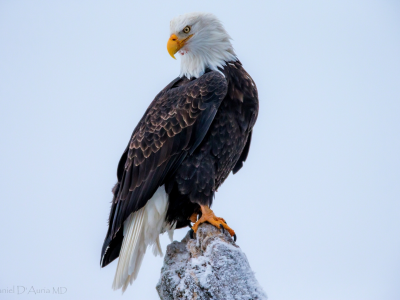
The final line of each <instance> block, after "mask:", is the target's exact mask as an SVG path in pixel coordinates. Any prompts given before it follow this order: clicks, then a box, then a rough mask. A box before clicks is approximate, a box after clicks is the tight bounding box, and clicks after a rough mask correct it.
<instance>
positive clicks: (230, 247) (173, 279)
mask: <svg viewBox="0 0 400 300" xmlns="http://www.w3.org/2000/svg"><path fill="white" fill-rule="evenodd" d="M156 288H157V291H158V294H159V295H160V298H161V299H162V300H178V299H179V300H189V299H190V300H192V299H197V300H206V299H224V300H225V299H240V300H256V299H257V300H264V299H267V296H266V294H265V293H264V291H263V290H262V288H261V286H260V285H259V284H258V282H257V280H256V278H255V276H254V273H253V271H252V270H251V269H250V265H249V262H248V260H247V258H246V255H245V254H244V253H243V252H242V251H241V250H240V248H239V246H237V245H236V243H235V242H234V241H233V239H232V238H231V237H230V235H229V234H228V233H227V232H225V233H223V232H222V231H221V230H219V229H217V228H215V227H214V226H212V225H210V224H208V223H204V224H202V225H201V226H200V227H199V229H198V231H197V235H196V236H195V239H190V238H189V237H188V235H187V236H186V237H185V238H184V239H183V240H182V241H181V242H177V241H174V242H173V243H172V244H170V245H168V247H167V253H166V254H165V258H164V266H163V267H162V269H161V277H160V280H159V282H158V284H157V287H156Z"/></svg>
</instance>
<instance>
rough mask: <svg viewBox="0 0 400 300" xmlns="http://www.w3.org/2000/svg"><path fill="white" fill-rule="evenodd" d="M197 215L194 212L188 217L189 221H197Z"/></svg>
mask: <svg viewBox="0 0 400 300" xmlns="http://www.w3.org/2000/svg"><path fill="white" fill-rule="evenodd" d="M198 215H199V214H198V213H196V212H194V213H193V214H192V215H191V216H190V218H189V220H190V222H192V223H196V222H197V216H198Z"/></svg>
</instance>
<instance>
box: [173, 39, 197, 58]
mask: <svg viewBox="0 0 400 300" xmlns="http://www.w3.org/2000/svg"><path fill="white" fill-rule="evenodd" d="M192 36H193V34H191V35H189V36H188V37H187V38H186V39H183V40H179V39H178V37H177V36H176V35H175V34H171V36H170V37H169V40H168V43H167V50H168V53H169V55H171V57H172V58H173V59H176V58H175V56H174V55H175V53H176V52H178V51H179V50H180V49H181V48H182V47H183V46H185V43H186V42H187V41H188V40H189V39H190V38H191V37H192Z"/></svg>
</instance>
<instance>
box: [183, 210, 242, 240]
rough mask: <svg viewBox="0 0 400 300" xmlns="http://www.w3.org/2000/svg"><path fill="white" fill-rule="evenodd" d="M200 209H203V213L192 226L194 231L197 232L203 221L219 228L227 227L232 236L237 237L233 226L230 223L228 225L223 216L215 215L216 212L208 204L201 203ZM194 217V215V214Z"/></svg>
mask: <svg viewBox="0 0 400 300" xmlns="http://www.w3.org/2000/svg"><path fill="white" fill-rule="evenodd" d="M200 209H201V213H202V215H201V218H200V219H199V220H198V221H197V222H196V223H195V224H194V225H193V227H192V230H193V231H194V232H197V229H198V228H199V225H200V224H201V223H204V222H208V223H210V224H211V225H214V226H215V227H217V228H223V229H226V230H227V231H228V232H229V234H230V235H231V236H234V237H236V235H235V231H233V229H232V228H230V227H229V226H228V225H226V222H225V220H224V219H223V218H218V217H216V216H215V215H214V212H213V211H212V210H211V209H210V208H209V207H208V206H206V205H200ZM192 217H193V215H192ZM192 217H190V219H191V220H192ZM196 218H197V217H196Z"/></svg>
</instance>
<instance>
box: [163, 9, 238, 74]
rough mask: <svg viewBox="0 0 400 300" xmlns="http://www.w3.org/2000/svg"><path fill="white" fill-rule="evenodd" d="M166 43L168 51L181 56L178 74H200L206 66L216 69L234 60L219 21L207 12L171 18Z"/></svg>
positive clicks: (228, 39)
mask: <svg viewBox="0 0 400 300" xmlns="http://www.w3.org/2000/svg"><path fill="white" fill-rule="evenodd" d="M170 29H171V36H170V38H169V40H168V43H167V49H168V52H169V54H170V55H171V56H172V57H173V58H175V54H176V53H179V56H180V57H181V73H180V76H181V77H182V76H186V77H188V78H190V77H196V78H198V77H200V76H201V75H203V74H204V72H205V70H206V68H210V69H211V70H218V67H223V66H224V65H225V64H226V62H228V61H234V60H237V58H236V54H235V52H234V50H233V47H232V44H231V37H230V36H229V34H228V33H227V32H226V31H225V29H224V27H223V26H222V23H221V22H220V21H219V20H218V19H217V17H215V16H214V15H213V14H210V13H188V14H184V15H181V16H179V17H176V18H174V19H173V20H172V21H171V24H170Z"/></svg>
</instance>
